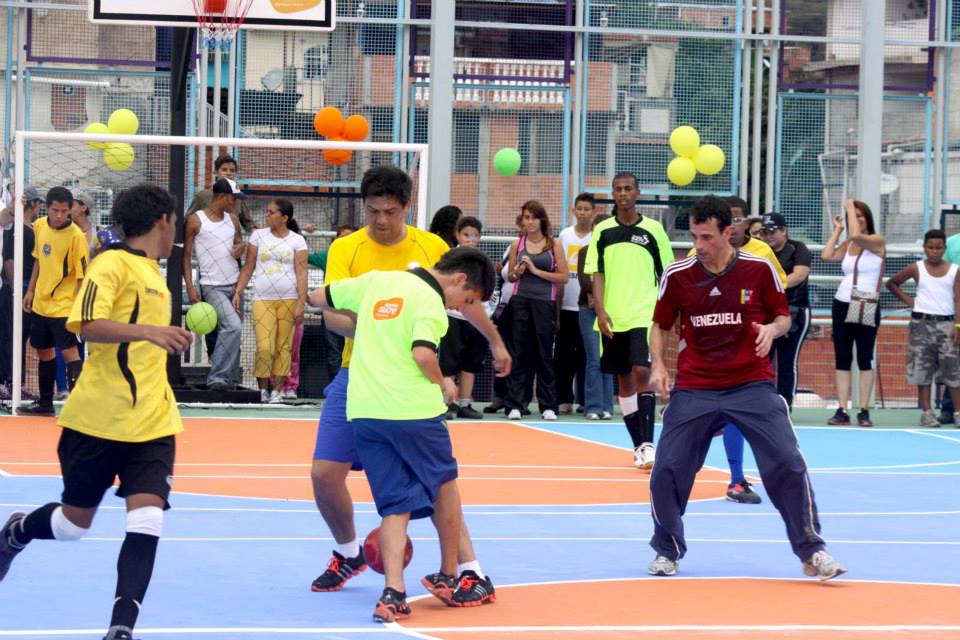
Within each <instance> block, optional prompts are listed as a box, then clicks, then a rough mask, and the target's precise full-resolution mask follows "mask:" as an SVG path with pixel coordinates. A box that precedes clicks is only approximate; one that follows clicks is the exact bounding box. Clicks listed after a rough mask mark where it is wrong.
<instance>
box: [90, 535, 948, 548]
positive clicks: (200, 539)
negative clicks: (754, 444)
mask: <svg viewBox="0 0 960 640" xmlns="http://www.w3.org/2000/svg"><path fill="white" fill-rule="evenodd" d="M472 538H473V540H474V541H482V542H533V543H536V544H540V543H542V542H649V541H650V536H531V537H520V536H473V537H472ZM410 539H411V540H413V541H414V542H436V541H437V538H436V537H411V538H410ZM123 540H124V538H120V537H110V536H89V537H85V538H83V539H82V541H83V542H123ZM331 540H333V538H332V537H330V536H209V537H199V536H193V537H176V536H171V537H166V536H164V538H163V541H164V542H329V541H331ZM687 542H697V543H701V544H782V545H786V544H787V540H786V538H776V539H765V538H743V539H733V538H731V539H720V538H687ZM830 544H831V545H838V544H850V545H898V546H934V547H953V546H960V540H835V539H831V540H830Z"/></svg>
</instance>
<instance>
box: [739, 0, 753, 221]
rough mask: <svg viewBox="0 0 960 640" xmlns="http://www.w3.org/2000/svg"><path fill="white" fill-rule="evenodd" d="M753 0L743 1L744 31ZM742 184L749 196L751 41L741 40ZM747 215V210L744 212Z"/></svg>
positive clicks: (743, 193)
mask: <svg viewBox="0 0 960 640" xmlns="http://www.w3.org/2000/svg"><path fill="white" fill-rule="evenodd" d="M751 6H752V0H744V2H743V32H744V33H747V34H749V33H750V31H751V27H750V25H751V24H752V17H753V12H752V11H751ZM740 47H741V51H740V64H741V66H742V68H741V69H740V85H741V87H740V181H739V182H740V185H739V188H738V189H737V193H738V194H739V195H740V197H741V198H746V197H747V188H748V184H747V175H748V173H749V168H750V41H749V40H741V41H740ZM743 213H744V215H747V212H746V211H744V212H743Z"/></svg>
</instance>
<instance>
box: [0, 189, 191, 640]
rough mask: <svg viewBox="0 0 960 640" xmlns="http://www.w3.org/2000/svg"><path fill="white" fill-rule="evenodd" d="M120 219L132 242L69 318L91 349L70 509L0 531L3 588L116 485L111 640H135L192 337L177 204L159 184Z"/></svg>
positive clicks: (68, 465)
mask: <svg viewBox="0 0 960 640" xmlns="http://www.w3.org/2000/svg"><path fill="white" fill-rule="evenodd" d="M113 217H114V219H115V220H119V221H120V223H121V224H122V226H123V232H124V234H125V237H126V243H125V244H115V245H111V247H110V248H109V249H108V250H106V251H104V252H103V253H101V254H100V255H99V256H98V257H97V260H96V262H94V263H93V265H92V266H91V268H90V272H89V273H88V274H87V277H86V278H85V279H84V283H83V290H82V292H81V295H79V296H78V297H77V299H76V301H75V302H74V303H73V306H72V308H71V309H70V310H69V316H68V318H67V319H66V328H67V330H69V331H71V332H75V333H80V334H81V335H82V336H83V337H84V339H85V340H86V341H87V342H88V344H89V345H90V356H89V358H88V359H87V364H86V367H85V368H84V370H83V375H82V376H80V379H79V381H78V382H77V385H76V387H75V389H74V391H73V393H71V394H70V397H69V398H68V399H67V401H66V404H65V405H64V407H63V412H62V413H61V415H60V418H59V420H58V423H59V425H60V426H61V427H63V433H62V434H61V436H60V443H59V445H58V446H57V454H58V456H59V459H60V468H61V469H62V470H63V494H62V495H63V497H62V503H61V502H51V503H49V504H46V505H44V506H42V507H40V508H39V509H36V510H35V511H33V512H32V513H30V514H29V515H27V514H25V513H23V512H16V513H13V514H11V515H10V517H9V518H8V519H7V521H6V524H4V525H3V528H2V529H0V580H3V578H4V576H5V575H6V573H7V570H8V569H9V568H10V563H11V562H12V561H13V559H14V557H15V556H16V555H17V554H19V553H20V552H21V551H22V550H23V549H24V547H25V546H26V545H27V544H28V543H30V542H32V541H33V540H77V539H79V538H81V537H83V535H84V534H86V533H87V531H88V530H89V528H90V525H91V524H92V523H93V518H94V515H95V514H96V512H97V508H98V506H99V505H100V501H101V500H102V499H103V495H104V493H105V492H106V491H107V490H108V489H109V488H110V487H111V486H113V483H114V479H115V478H117V477H118V476H119V478H120V488H119V489H117V495H118V496H120V497H122V498H125V499H126V506H127V530H126V537H125V538H124V541H123V546H122V547H121V548H120V556H119V559H118V561H117V574H118V575H117V589H116V594H115V595H116V598H115V600H114V604H113V616H112V618H111V621H110V628H109V630H108V631H107V634H106V637H105V639H104V640H129V639H131V638H132V637H133V635H132V634H133V626H134V624H135V623H136V621H137V615H138V614H139V611H140V604H141V603H142V602H143V597H144V594H145V593H146V591H147V586H148V585H149V583H150V577H151V574H152V573H153V564H154V559H155V557H156V552H157V544H158V542H159V540H160V532H161V529H162V527H163V511H164V509H167V508H169V506H170V505H169V504H168V502H167V498H168V497H169V495H170V488H171V483H172V481H173V462H174V451H175V448H176V443H175V440H174V437H175V435H176V434H177V433H180V432H181V431H183V425H182V423H181V420H180V413H179V411H178V410H177V405H176V400H175V399H174V396H173V390H172V389H171V388H170V384H169V382H168V381H167V372H166V366H167V355H168V354H180V353H183V352H184V351H186V350H187V349H189V348H190V345H191V344H192V342H193V336H192V335H191V334H190V332H189V331H186V330H185V329H182V328H181V327H172V326H170V302H171V295H170V290H169V289H167V284H166V280H165V278H164V276H163V274H162V273H161V272H160V265H159V263H158V260H159V259H160V258H167V257H169V256H170V252H171V250H172V247H173V239H174V236H175V234H176V228H177V214H176V202H175V201H174V199H173V196H171V195H170V194H169V193H168V192H167V191H166V190H164V189H161V188H160V187H156V186H152V185H140V186H136V187H133V188H131V189H130V190H128V191H126V192H124V193H121V194H120V195H119V196H117V199H116V201H115V203H114V207H113ZM24 577H26V576H24Z"/></svg>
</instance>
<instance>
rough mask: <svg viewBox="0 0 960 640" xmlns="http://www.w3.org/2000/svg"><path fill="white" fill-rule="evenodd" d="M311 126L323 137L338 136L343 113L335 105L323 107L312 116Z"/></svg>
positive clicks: (341, 126)
mask: <svg viewBox="0 0 960 640" xmlns="http://www.w3.org/2000/svg"><path fill="white" fill-rule="evenodd" d="M313 128H314V129H316V130H317V133H319V134H320V135H322V136H324V137H325V138H333V137H335V136H339V135H340V130H341V129H343V114H342V113H340V109H337V108H336V107H324V108H323V109H320V111H318V112H317V115H316V116H314V118H313Z"/></svg>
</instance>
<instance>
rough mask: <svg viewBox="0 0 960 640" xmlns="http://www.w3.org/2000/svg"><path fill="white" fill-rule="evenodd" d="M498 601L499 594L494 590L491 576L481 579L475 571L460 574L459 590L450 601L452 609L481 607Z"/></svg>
mask: <svg viewBox="0 0 960 640" xmlns="http://www.w3.org/2000/svg"><path fill="white" fill-rule="evenodd" d="M496 601H497V592H496V590H495V589H494V588H493V581H492V580H491V579H490V576H487V577H486V578H481V577H480V576H478V575H477V574H476V572H475V571H470V570H469V569H468V570H467V571H464V572H463V573H461V574H460V580H459V582H458V583H457V590H456V591H454V592H453V598H451V600H450V606H451V607H479V606H480V605H483V604H487V603H488V602H496Z"/></svg>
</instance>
